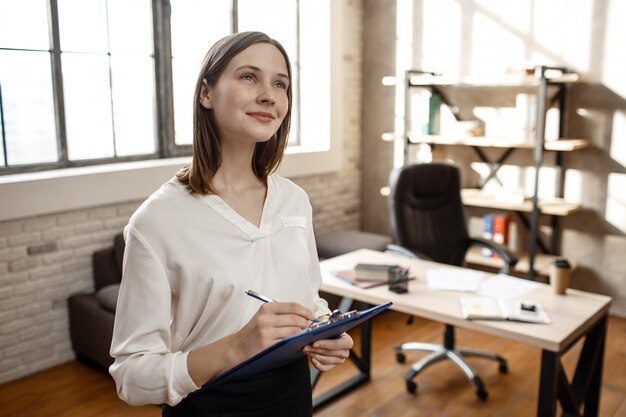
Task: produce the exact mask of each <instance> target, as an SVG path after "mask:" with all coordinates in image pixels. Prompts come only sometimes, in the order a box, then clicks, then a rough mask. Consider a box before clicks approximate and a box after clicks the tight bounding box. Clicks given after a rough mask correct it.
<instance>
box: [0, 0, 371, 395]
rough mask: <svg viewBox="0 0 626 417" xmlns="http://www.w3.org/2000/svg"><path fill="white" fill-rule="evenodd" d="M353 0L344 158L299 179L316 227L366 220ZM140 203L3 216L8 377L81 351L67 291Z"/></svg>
mask: <svg viewBox="0 0 626 417" xmlns="http://www.w3.org/2000/svg"><path fill="white" fill-rule="evenodd" d="M346 4H347V6H346V8H347V9H348V13H346V16H345V17H344V25H346V27H347V28H351V30H348V31H347V32H348V33H349V34H350V37H349V38H348V39H346V45H348V47H347V48H346V50H347V51H349V52H348V53H347V54H346V55H345V56H344V57H343V59H344V60H345V63H346V65H347V67H348V68H347V71H346V80H345V83H346V86H347V88H346V96H345V98H344V108H345V109H346V114H345V120H346V123H345V125H344V126H345V127H344V131H343V132H342V133H343V135H342V136H343V141H344V149H343V158H344V163H343V164H342V168H341V170H340V171H339V172H337V173H333V174H325V175H319V176H312V177H302V178H294V179H293V180H294V181H295V182H296V183H298V184H299V185H300V186H301V187H302V188H304V189H305V190H306V191H307V193H309V197H310V199H311V204H312V206H313V213H314V226H315V229H316V233H324V232H328V231H331V230H342V229H358V228H359V227H360V223H361V213H360V204H361V201H360V194H361V180H360V176H361V174H360V170H361V168H360V158H361V144H360V141H361V77H360V75H361V13H362V10H361V7H362V5H361V2H360V1H357V0H352V1H347V2H346ZM140 203H141V202H140V201H132V202H128V203H124V204H115V205H107V206H102V207H94V208H91V209H85V210H77V211H71V212H67V213H58V214H54V215H47V216H39V217H35V218H26V219H21V220H14V221H9V222H0V384H2V383H5V382H8V381H11V380H14V379H17V378H20V377H24V376H26V375H30V374H32V373H35V372H38V371H41V370H44V369H47V368H50V367H52V366H55V365H59V364H62V363H65V362H68V361H70V360H72V359H73V358H74V353H73V351H72V349H71V345H70V340H69V324H68V317H67V316H68V315H67V298H68V297H69V295H71V294H73V293H77V292H88V291H92V290H93V275H92V270H91V254H92V253H93V252H95V251H97V250H99V249H103V248H105V247H110V246H111V245H112V239H113V236H114V235H115V234H116V233H118V232H120V231H121V230H122V228H123V226H124V225H125V224H126V222H127V221H128V218H129V217H130V215H131V214H132V212H133V211H134V210H135V209H136V208H137V207H138V206H139V204H140ZM3 204H5V203H4V202H3Z"/></svg>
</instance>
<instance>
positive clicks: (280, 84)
mask: <svg viewBox="0 0 626 417" xmlns="http://www.w3.org/2000/svg"><path fill="white" fill-rule="evenodd" d="M274 87H276V88H280V89H283V90H286V89H287V84H286V83H284V82H282V81H276V82H275V83H274Z"/></svg>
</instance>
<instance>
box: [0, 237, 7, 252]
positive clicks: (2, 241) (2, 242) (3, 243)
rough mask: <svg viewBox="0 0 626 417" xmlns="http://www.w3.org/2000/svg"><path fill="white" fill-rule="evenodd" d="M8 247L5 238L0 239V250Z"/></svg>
mask: <svg viewBox="0 0 626 417" xmlns="http://www.w3.org/2000/svg"><path fill="white" fill-rule="evenodd" d="M7 245H8V243H7V238H6V237H0V249H4V248H6V247H7Z"/></svg>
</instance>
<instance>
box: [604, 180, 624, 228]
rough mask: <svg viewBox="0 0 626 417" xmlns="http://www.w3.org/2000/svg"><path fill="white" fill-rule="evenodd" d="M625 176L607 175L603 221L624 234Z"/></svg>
mask: <svg viewBox="0 0 626 417" xmlns="http://www.w3.org/2000/svg"><path fill="white" fill-rule="evenodd" d="M624 190H626V174H617V173H613V174H609V182H608V184H607V198H606V213H605V219H606V221H607V222H609V223H611V224H612V225H613V226H615V227H616V228H618V229H619V230H620V231H622V232H623V233H626V195H625V194H624Z"/></svg>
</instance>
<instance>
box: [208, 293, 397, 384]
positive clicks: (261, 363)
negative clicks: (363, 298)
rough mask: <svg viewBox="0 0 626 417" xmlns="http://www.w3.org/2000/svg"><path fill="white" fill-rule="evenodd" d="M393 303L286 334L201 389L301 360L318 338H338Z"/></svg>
mask: <svg viewBox="0 0 626 417" xmlns="http://www.w3.org/2000/svg"><path fill="white" fill-rule="evenodd" d="M391 305H392V303H386V304H381V305H378V306H375V307H372V308H370V309H367V310H363V311H358V312H356V314H354V315H353V316H350V317H346V318H343V319H341V320H337V321H334V322H331V323H328V324H325V325H323V326H320V327H318V328H316V329H313V330H306V331H303V332H302V333H299V334H297V335H294V336H291V337H287V338H285V339H283V340H281V341H280V342H277V343H275V344H274V345H272V346H270V347H269V348H267V349H265V350H264V351H262V352H259V353H257V354H256V355H254V356H253V357H251V358H250V359H248V360H246V361H244V362H242V363H240V364H239V365H237V366H235V367H234V368H231V369H229V370H228V371H226V372H224V373H222V374H220V375H218V376H216V377H215V378H213V379H211V380H210V381H208V382H207V383H205V384H204V385H203V386H202V388H200V389H203V388H206V387H208V386H209V385H214V384H217V383H219V382H223V381H225V380H226V379H229V378H233V377H246V376H249V375H253V374H256V373H258V372H262V371H265V370H268V369H271V368H275V367H278V366H280V365H283V364H286V363H288V362H291V361H293V360H295V359H298V358H300V357H302V356H304V355H305V353H304V352H302V348H303V347H305V346H308V345H310V344H312V343H313V342H315V341H317V340H321V339H332V338H334V337H337V336H339V335H340V334H342V333H343V332H346V331H348V330H350V329H351V328H353V327H354V326H357V325H359V324H361V323H363V322H364V321H366V320H369V319H370V318H372V317H374V316H375V315H376V314H378V313H380V312H382V311H384V310H386V309H388V308H389V307H391Z"/></svg>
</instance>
